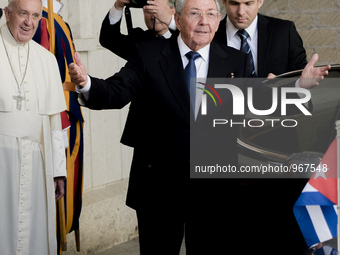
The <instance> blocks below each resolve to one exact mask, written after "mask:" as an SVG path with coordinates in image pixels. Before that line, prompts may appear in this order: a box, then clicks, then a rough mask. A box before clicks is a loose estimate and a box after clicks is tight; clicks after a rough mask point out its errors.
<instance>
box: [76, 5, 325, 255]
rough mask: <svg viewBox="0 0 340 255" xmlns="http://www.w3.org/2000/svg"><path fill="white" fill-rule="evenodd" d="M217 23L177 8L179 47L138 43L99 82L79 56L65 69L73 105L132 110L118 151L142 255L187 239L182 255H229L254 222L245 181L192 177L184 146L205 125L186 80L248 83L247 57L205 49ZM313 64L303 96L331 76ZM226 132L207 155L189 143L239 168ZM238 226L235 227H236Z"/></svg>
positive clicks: (206, 9) (172, 250)
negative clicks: (130, 151) (122, 152)
mask: <svg viewBox="0 0 340 255" xmlns="http://www.w3.org/2000/svg"><path fill="white" fill-rule="evenodd" d="M220 19H221V16H220V12H219V5H218V1H217V0H177V3H176V14H175V21H176V25H177V27H178V29H179V30H180V35H179V36H178V38H172V39H170V40H158V41H150V42H147V43H140V44H137V45H136V47H135V51H134V54H133V56H134V57H133V58H131V59H130V60H129V61H128V63H127V64H126V65H125V67H123V68H122V69H121V70H120V72H119V73H116V74H115V75H114V76H112V77H110V78H108V79H106V80H101V79H98V78H94V77H89V76H88V75H87V74H86V68H85V66H84V64H83V63H82V62H81V60H80V59H79V55H78V54H77V55H76V63H73V64H71V65H70V75H71V78H72V80H73V81H74V82H75V83H76V84H78V86H79V90H78V92H79V93H81V94H80V95H79V99H80V102H81V103H82V104H84V105H85V106H86V107H88V108H90V109H95V110H101V109H117V108H122V107H124V106H125V105H126V104H128V103H129V102H132V104H131V106H130V111H129V115H128V119H127V122H126V125H125V129H124V133H123V136H122V143H124V144H126V145H128V146H132V147H133V148H134V155H133V160H132V165H131V172H130V181H129V188H128V194H127V200H126V204H127V205H128V206H130V207H132V208H134V209H135V210H136V213H137V219H138V228H139V240H140V250H141V254H142V255H143V254H147V255H149V254H171V255H175V254H179V250H180V247H181V243H182V240H183V236H184V235H185V242H186V250H187V254H227V252H228V250H230V249H232V248H235V247H233V244H234V243H233V241H235V242H236V241H238V240H241V238H242V237H239V236H237V235H235V233H239V232H240V231H239V229H243V228H244V227H245V226H246V224H247V223H249V222H251V221H250V220H249V219H250V218H249V217H248V218H249V219H247V218H244V216H245V215H248V214H249V213H248V212H247V211H246V210H244V208H245V204H247V202H248V201H249V199H248V198H247V192H248V190H247V189H246V190H245V189H244V186H243V185H242V181H238V180H223V179H218V180H206V179H190V176H189V169H190V159H191V156H192V155H191V151H190V138H195V136H196V134H199V131H200V130H199V127H200V126H201V125H207V123H208V122H210V121H211V118H212V116H210V115H207V116H202V115H201V113H200V112H199V111H198V109H199V108H200V104H201V101H200V100H199V98H200V97H199V96H198V93H196V98H194V99H192V100H190V97H191V96H192V93H193V92H195V91H193V89H189V87H190V82H189V80H190V79H189V78H188V77H190V76H192V77H193V78H194V77H197V78H203V79H206V80H207V82H208V80H209V79H210V78H225V77H228V76H229V77H230V75H231V74H232V75H233V76H235V77H248V76H250V66H249V61H248V58H247V55H246V54H244V53H242V52H240V51H238V50H235V49H232V48H230V47H227V46H226V45H222V44H219V43H217V42H214V41H212V39H213V37H214V35H215V32H216V30H217V29H218V25H219V22H220ZM197 53H199V54H197ZM195 56H196V57H195ZM316 60H317V58H313V61H312V62H311V63H310V64H309V65H308V68H306V70H305V72H304V74H303V77H310V78H315V82H314V83H309V84H308V85H307V86H306V85H303V86H304V87H312V86H314V85H316V83H317V82H318V81H320V80H321V79H323V76H324V75H327V70H328V69H329V67H324V68H314V67H313V64H314V63H315V62H316ZM193 63H194V64H193ZM189 70H190V71H189ZM192 72H194V73H196V75H193V73H192ZM189 74H190V75H189ZM194 85H195V84H194ZM300 85H301V84H300ZM242 89H244V88H243V87H242ZM228 99H229V97H224V95H221V100H222V101H223V105H224V107H227V106H230V102H228ZM230 101H231V100H230ZM222 109H223V110H225V111H223V112H224V113H227V114H228V116H225V117H232V116H231V113H229V112H230V109H226V108H222ZM195 119H197V121H195ZM135 123H139V124H138V126H137V125H135ZM196 125H197V128H198V129H196ZM192 126H193V127H192ZM191 128H194V129H195V131H198V132H191ZM228 131H230V132H226V134H225V137H216V136H215V135H214V134H211V136H210V137H209V138H211V139H212V140H213V141H212V143H211V144H209V146H211V147H209V148H208V147H204V145H203V144H202V143H200V141H199V140H198V141H196V142H197V148H198V150H199V153H202V152H204V150H214V144H216V143H219V144H220V145H221V146H222V148H221V150H222V153H223V155H226V158H227V161H228V162H229V163H230V164H233V165H234V164H237V141H236V138H237V128H229V129H228ZM223 141H224V143H223ZM239 192H240V194H238V193H239ZM232 194H235V195H232ZM243 221H244V222H246V224H245V223H244V222H243ZM236 223H240V224H239V226H237V228H235V226H236V225H237V224H236ZM247 238H248V237H247ZM251 238H253V237H250V238H249V240H251ZM226 242H231V243H230V244H228V245H225V243H226ZM246 242H248V239H247V241H246ZM250 248H251V247H250ZM236 249H238V247H236Z"/></svg>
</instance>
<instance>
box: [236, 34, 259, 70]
mask: <svg viewBox="0 0 340 255" xmlns="http://www.w3.org/2000/svg"><path fill="white" fill-rule="evenodd" d="M237 34H238V35H239V36H240V38H241V48H240V51H242V52H244V53H246V54H248V56H249V61H250V66H251V68H252V70H251V71H252V75H255V65H254V58H253V54H252V53H251V49H250V46H249V44H248V42H247V39H248V37H249V34H248V33H247V31H246V30H244V29H241V30H238V31H237Z"/></svg>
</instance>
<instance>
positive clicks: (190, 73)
mask: <svg viewBox="0 0 340 255" xmlns="http://www.w3.org/2000/svg"><path fill="white" fill-rule="evenodd" d="M185 56H186V57H187V58H188V60H189V63H188V64H187V66H186V67H185V69H184V71H185V76H186V79H187V85H188V90H189V94H190V101H191V106H192V109H193V111H194V114H195V102H196V78H197V77H196V66H195V59H197V58H199V57H201V55H200V54H199V53H198V52H195V51H189V52H188V53H187V54H185Z"/></svg>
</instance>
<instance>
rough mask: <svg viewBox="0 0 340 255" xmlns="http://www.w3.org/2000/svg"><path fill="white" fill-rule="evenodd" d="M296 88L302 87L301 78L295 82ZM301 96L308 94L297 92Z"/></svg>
mask: <svg viewBox="0 0 340 255" xmlns="http://www.w3.org/2000/svg"><path fill="white" fill-rule="evenodd" d="M295 88H300V78H299V79H298V80H297V81H296V82H295ZM297 94H298V96H299V97H300V98H304V97H305V96H306V95H305V94H303V93H299V92H298V93H297Z"/></svg>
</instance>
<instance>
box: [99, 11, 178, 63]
mask: <svg viewBox="0 0 340 255" xmlns="http://www.w3.org/2000/svg"><path fill="white" fill-rule="evenodd" d="M121 21H122V20H119V22H117V23H116V24H114V25H111V24H110V20H109V14H107V15H106V16H105V18H104V20H103V22H102V27H101V29H100V35H99V42H100V44H101V45H102V46H103V47H105V48H106V49H108V50H110V51H111V52H113V53H114V54H116V55H117V56H119V57H121V58H123V59H125V60H127V59H128V56H129V54H130V53H131V51H132V50H133V45H134V44H135V43H139V42H145V41H151V40H156V39H158V37H156V36H155V33H154V32H153V31H151V30H143V29H141V28H140V27H136V28H132V30H131V31H130V33H129V34H128V35H124V34H122V33H121V31H120V26H121ZM170 32H172V31H171V30H170Z"/></svg>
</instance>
